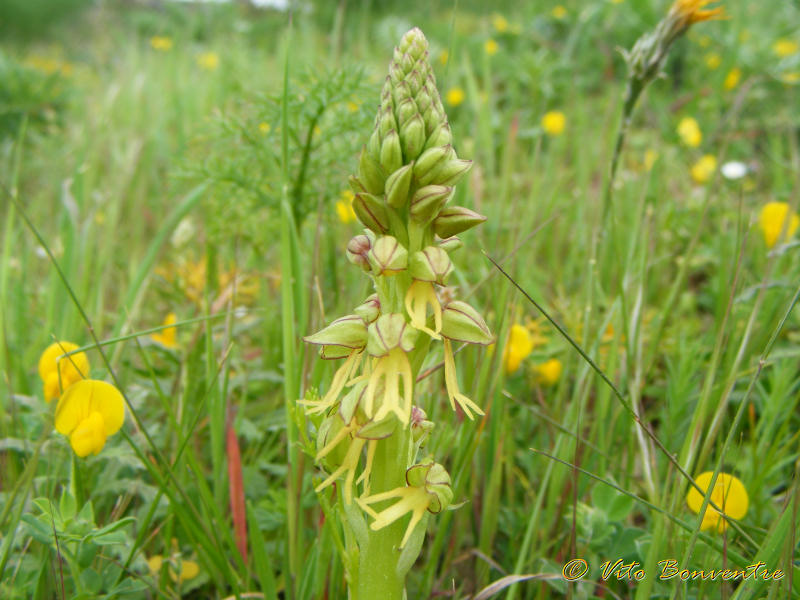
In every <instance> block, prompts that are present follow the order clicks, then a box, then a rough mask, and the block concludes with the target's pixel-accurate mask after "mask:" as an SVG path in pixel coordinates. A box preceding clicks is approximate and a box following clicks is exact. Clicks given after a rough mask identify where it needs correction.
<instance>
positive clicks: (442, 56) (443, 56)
mask: <svg viewBox="0 0 800 600" xmlns="http://www.w3.org/2000/svg"><path fill="white" fill-rule="evenodd" d="M448 60H450V53H449V52H448V51H447V50H442V51H441V52H439V62H440V63H441V65H442V66H445V65H446V64H447V61H448Z"/></svg>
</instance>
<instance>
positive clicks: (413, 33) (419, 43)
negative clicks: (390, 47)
mask: <svg viewBox="0 0 800 600" xmlns="http://www.w3.org/2000/svg"><path fill="white" fill-rule="evenodd" d="M398 52H399V53H402V54H408V55H409V56H411V57H412V58H413V59H414V60H420V59H422V58H425V57H426V56H427V55H428V40H426V39H425V35H424V34H423V33H422V31H420V29H419V27H414V28H413V29H409V30H408V31H406V32H405V33H404V34H403V37H402V38H400V43H399V44H398V45H397V48H396V49H395V53H398Z"/></svg>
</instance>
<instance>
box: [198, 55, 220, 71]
mask: <svg viewBox="0 0 800 600" xmlns="http://www.w3.org/2000/svg"><path fill="white" fill-rule="evenodd" d="M197 66H198V67H200V68H201V69H205V70H206V71H215V70H216V69H217V67H219V55H218V54H217V53H216V52H203V53H202V54H200V55H199V56H198V57H197Z"/></svg>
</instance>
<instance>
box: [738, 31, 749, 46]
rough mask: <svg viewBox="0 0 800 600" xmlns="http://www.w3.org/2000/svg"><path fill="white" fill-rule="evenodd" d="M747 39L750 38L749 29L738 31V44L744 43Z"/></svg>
mask: <svg viewBox="0 0 800 600" xmlns="http://www.w3.org/2000/svg"><path fill="white" fill-rule="evenodd" d="M749 39H750V30H749V29H742V30H741V31H740V32H739V43H740V44H744V43H745V42H746V41H748V40H749Z"/></svg>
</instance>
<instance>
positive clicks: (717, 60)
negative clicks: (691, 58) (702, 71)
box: [705, 52, 722, 71]
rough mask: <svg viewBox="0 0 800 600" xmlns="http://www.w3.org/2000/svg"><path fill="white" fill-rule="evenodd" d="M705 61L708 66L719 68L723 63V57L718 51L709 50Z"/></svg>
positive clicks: (712, 68)
mask: <svg viewBox="0 0 800 600" xmlns="http://www.w3.org/2000/svg"><path fill="white" fill-rule="evenodd" d="M705 61H706V66H707V67H708V68H709V69H711V70H712V71H713V70H714V69H718V68H719V66H720V65H721V64H722V57H721V56H720V55H719V54H717V53H716V52H709V53H708V54H706V58H705Z"/></svg>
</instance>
